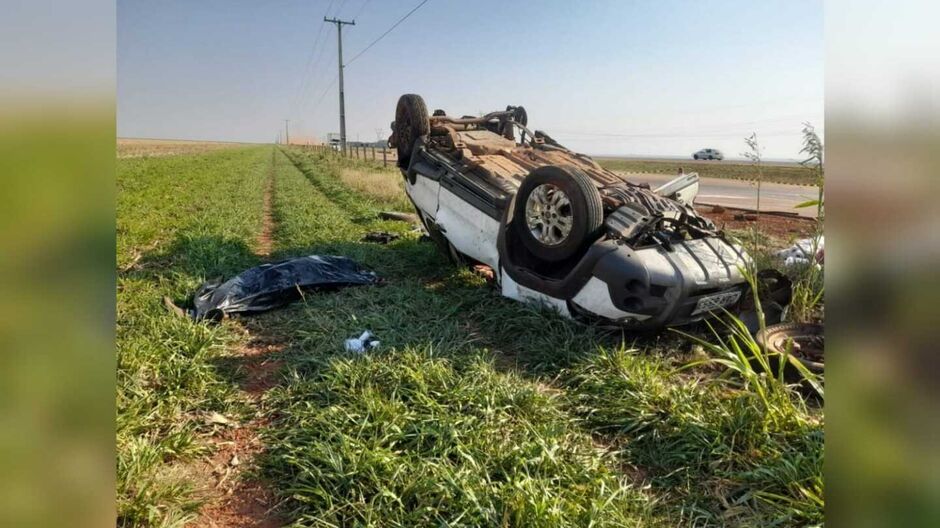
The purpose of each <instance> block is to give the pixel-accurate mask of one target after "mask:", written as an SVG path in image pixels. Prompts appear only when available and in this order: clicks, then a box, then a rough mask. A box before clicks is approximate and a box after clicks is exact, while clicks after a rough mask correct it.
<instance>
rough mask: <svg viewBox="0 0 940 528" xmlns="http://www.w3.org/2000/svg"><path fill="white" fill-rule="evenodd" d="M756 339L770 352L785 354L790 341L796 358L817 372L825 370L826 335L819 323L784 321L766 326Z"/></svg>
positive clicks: (792, 352) (811, 370) (810, 369)
mask: <svg viewBox="0 0 940 528" xmlns="http://www.w3.org/2000/svg"><path fill="white" fill-rule="evenodd" d="M754 339H755V341H757V343H758V344H759V345H760V346H761V347H763V348H764V349H765V350H767V351H768V352H775V353H778V354H784V353H785V352H786V350H787V345H788V343H790V342H792V343H793V345H792V349H791V350H790V352H791V354H792V355H793V357H794V358H796V359H797V360H798V361H799V362H800V363H802V364H803V365H805V366H806V368H807V369H808V370H809V371H810V372H813V373H815V374H820V373H822V372H823V365H824V363H823V362H824V356H823V354H824V349H825V341H824V339H825V337H824V333H823V326H822V325H818V324H803V323H783V324H775V325H770V326H768V327H766V328H765V329H764V330H762V331H758V332H757V335H756V336H754Z"/></svg>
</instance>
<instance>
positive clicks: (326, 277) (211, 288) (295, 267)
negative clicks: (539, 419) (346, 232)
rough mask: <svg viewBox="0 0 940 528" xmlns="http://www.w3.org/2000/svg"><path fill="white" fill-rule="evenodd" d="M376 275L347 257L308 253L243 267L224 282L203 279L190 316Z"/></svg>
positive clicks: (244, 309) (216, 315)
mask: <svg viewBox="0 0 940 528" xmlns="http://www.w3.org/2000/svg"><path fill="white" fill-rule="evenodd" d="M378 281H379V277H378V276H377V275H376V274H375V273H373V272H371V271H367V270H364V269H362V267H360V266H359V264H357V263H356V262H355V261H353V260H351V259H349V258H347V257H339V256H318V255H309V256H306V257H297V258H292V259H288V260H282V261H280V262H273V263H271V264H262V265H261V266H257V267H254V268H251V269H249V270H245V271H243V272H242V273H240V274H238V275H236V276H235V277H233V278H231V279H229V280H227V281H225V282H218V281H215V282H206V283H205V284H203V285H202V286H200V287H199V289H198V290H197V291H196V293H195V295H194V296H193V305H194V306H195V309H193V310H191V311H190V312H189V314H190V315H191V316H192V317H193V318H194V319H197V320H199V319H220V318H221V317H222V316H223V315H224V314H232V313H249V312H263V311H265V310H270V309H272V308H277V307H279V306H283V305H285V304H287V303H289V302H291V301H294V300H296V299H299V298H300V296H301V292H302V291H309V290H320V289H332V288H339V287H343V286H357V285H364V284H375V283H377V282H378Z"/></svg>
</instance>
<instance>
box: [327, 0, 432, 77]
mask: <svg viewBox="0 0 940 528" xmlns="http://www.w3.org/2000/svg"><path fill="white" fill-rule="evenodd" d="M426 3H428V0H422V1H421V3H420V4H418V5H416V6H415V7H414V9H412V10H411V11H408V13H406V14H405V16H403V17H401V18H399V19H398V22H395V23H394V24H392V27H390V28H388V29H387V30H385V33H382V34H381V35H379V38H377V39H375V40H373V41H372V43H371V44H369V45H368V46H366V47H365V49H364V50H362V51H360V52H359V53H357V54H356V56H355V57H353V58H351V59H349V62H347V63H346V64H345V65H344V66H349V65H350V64H352V63H353V62H354V61H355V60H356V59H358V58H359V57H360V56H362V54H363V53H365V52H367V51H369V48H371V47H372V46H375V45H376V44H377V43H378V42H379V41H380V40H382V39H383V38H385V35H388V34H389V33H391V32H392V30H393V29H395V28H396V27H398V24H401V23H402V22H404V21H405V19H407V18H408V17H410V16H411V15H413V14H414V12H415V11H417V10H418V9H420V8H421V6H423V5H424V4H426Z"/></svg>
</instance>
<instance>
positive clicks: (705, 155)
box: [692, 148, 725, 161]
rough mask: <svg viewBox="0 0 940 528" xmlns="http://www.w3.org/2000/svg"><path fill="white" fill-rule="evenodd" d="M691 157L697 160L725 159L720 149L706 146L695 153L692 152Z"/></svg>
mask: <svg viewBox="0 0 940 528" xmlns="http://www.w3.org/2000/svg"><path fill="white" fill-rule="evenodd" d="M692 159H697V160H718V161H721V160H723V159H725V155H724V154H722V153H721V151H719V150H717V149H710V148H707V149H702V150H700V151H698V152H696V153H695V154H692Z"/></svg>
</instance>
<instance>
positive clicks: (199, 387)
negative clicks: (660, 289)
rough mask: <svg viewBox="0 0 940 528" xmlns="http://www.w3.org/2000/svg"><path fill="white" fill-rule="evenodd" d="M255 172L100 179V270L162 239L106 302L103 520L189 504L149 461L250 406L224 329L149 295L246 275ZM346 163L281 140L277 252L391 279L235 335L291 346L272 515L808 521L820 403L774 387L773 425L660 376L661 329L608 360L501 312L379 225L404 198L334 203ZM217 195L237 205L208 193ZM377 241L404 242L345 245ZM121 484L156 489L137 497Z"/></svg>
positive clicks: (601, 522) (155, 164)
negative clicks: (115, 314)
mask: <svg viewBox="0 0 940 528" xmlns="http://www.w3.org/2000/svg"><path fill="white" fill-rule="evenodd" d="M212 156H217V157H216V158H213V157H212ZM271 159H272V158H271V150H270V148H259V149H254V150H253V149H249V150H246V151H243V152H241V153H237V154H236V153H217V154H213V155H206V156H194V157H189V158H184V157H181V158H178V159H169V160H167V159H155V160H143V161H140V160H132V161H130V162H129V163H128V164H127V165H122V164H123V162H121V163H119V173H120V176H119V179H120V180H121V181H120V186H121V194H122V197H121V200H120V201H121V206H120V209H119V215H122V216H123V217H122V218H119V223H120V225H121V236H122V237H125V238H126V240H124V241H123V242H121V243H119V256H118V262H119V265H120V264H121V263H122V262H125V261H126V260H127V259H129V258H130V257H129V256H128V255H130V254H132V253H133V250H134V248H138V247H141V246H142V245H146V244H150V243H152V240H153V239H159V240H162V241H164V242H162V243H161V244H159V245H158V246H157V248H156V249H154V250H153V253H154V254H155V255H157V257H158V258H157V260H154V262H159V264H160V265H159V267H154V268H150V267H146V266H145V267H144V268H143V269H142V270H140V271H134V272H130V273H128V274H125V276H122V278H121V287H122V289H121V291H120V292H119V294H118V295H119V306H122V307H123V308H122V309H121V311H120V312H119V321H120V324H121V326H122V328H121V329H119V343H120V344H119V354H120V355H121V356H122V361H121V367H120V368H121V369H122V371H121V372H120V373H119V381H120V383H119V390H118V397H119V415H123V414H126V416H119V433H118V438H119V451H120V453H121V454H120V455H119V507H120V508H121V510H120V511H121V513H122V515H124V516H125V517H124V519H126V520H127V522H126V524H128V525H136V524H146V523H147V522H151V523H152V524H158V523H159V522H163V521H162V520H164V519H167V518H172V519H179V518H182V517H184V516H185V515H186V514H187V513H188V512H192V511H193V510H194V508H195V507H196V505H197V502H196V501H195V499H194V497H197V496H196V495H193V494H192V493H191V492H189V491H187V490H186V489H185V486H182V487H179V486H178V483H179V481H178V480H173V479H170V478H167V477H165V476H164V475H163V471H162V470H161V468H160V466H161V464H162V465H166V463H167V462H169V463H170V466H172V464H173V462H174V461H176V460H188V459H193V458H195V457H199V456H202V455H203V454H204V452H205V445H204V443H203V442H202V441H201V435H202V434H203V433H204V432H205V431H204V430H203V429H204V426H202V425H201V422H200V421H199V420H198V419H196V418H194V416H198V413H199V412H200V411H202V410H204V409H212V410H218V411H219V412H227V413H239V412H246V411H245V410H244V409H242V407H241V405H240V401H241V400H240V396H239V393H238V390H237V383H236V382H235V379H234V378H233V376H232V375H231V373H229V372H226V370H225V369H224V368H221V367H220V366H219V365H220V364H219V363H218V358H219V357H220V356H221V357H224V355H225V354H226V353H227V352H226V350H227V349H226V346H227V345H228V344H231V343H234V342H237V340H238V339H239V337H238V336H239V335H240V333H239V331H238V325H235V324H225V325H222V326H219V327H211V326H207V325H203V324H193V323H189V322H185V321H177V320H173V319H171V318H169V317H168V316H165V315H164V314H163V313H162V312H161V311H160V309H159V304H158V301H159V296H160V295H163V294H167V295H171V296H174V297H176V298H178V299H182V298H184V297H185V295H186V293H187V292H189V291H191V290H192V289H193V288H194V287H195V286H196V285H197V284H198V282H199V281H200V280H201V279H202V278H203V277H209V276H213V275H216V274H220V275H228V274H231V273H234V272H236V271H239V270H240V269H241V267H242V266H244V267H247V266H249V265H251V264H253V263H255V262H256V261H257V259H256V257H254V256H253V255H252V254H251V251H250V249H249V248H250V247H251V243H252V240H253V237H254V235H255V234H256V233H257V230H258V229H259V226H260V194H259V192H260V189H261V188H262V187H261V185H260V184H261V182H263V181H264V176H265V174H266V170H268V168H269V167H270V163H271ZM187 163H189V164H190V165H191V167H190V168H188V169H187V168H186V166H185V165H186V164H187ZM344 163H348V162H344V161H342V160H338V159H335V158H332V157H330V156H328V155H324V154H320V153H315V152H309V151H304V150H303V149H300V148H294V149H292V150H291V151H289V153H288V154H287V155H285V154H278V155H277V157H276V164H275V169H274V174H275V175H276V185H277V192H276V196H275V202H274V216H275V218H276V221H277V229H276V231H275V234H274V235H275V241H274V242H275V243H274V255H273V256H272V257H273V258H280V257H286V256H292V255H302V254H340V255H347V256H350V257H352V258H354V259H356V260H357V261H359V262H360V263H361V264H363V265H364V266H367V267H369V268H371V269H373V270H375V271H376V272H378V273H379V274H380V275H381V276H382V277H383V278H384V279H385V280H386V283H385V284H384V285H382V286H376V287H364V288H347V289H343V290H340V291H336V292H332V293H320V294H309V295H307V296H306V297H305V299H304V300H303V301H302V302H299V303H295V304H293V305H291V306H289V307H286V308H284V309H282V310H278V311H275V312H271V313H268V314H264V315H262V316H258V317H255V318H252V319H250V320H249V322H248V327H249V328H251V329H252V331H253V332H257V333H264V334H267V335H273V336H277V337H278V339H279V340H281V341H283V342H284V343H286V344H287V349H286V350H285V351H283V352H282V353H281V358H282V359H283V360H284V369H283V372H281V373H280V374H279V377H278V380H279V384H278V386H277V387H275V388H274V389H272V390H271V391H270V392H269V393H268V394H267V395H266V396H265V398H264V400H263V404H262V405H261V407H260V409H259V412H262V413H264V414H265V415H266V416H267V417H268V419H269V420H270V426H269V427H268V428H267V429H265V430H264V432H263V434H262V438H263V440H264V444H265V446H266V451H265V453H264V454H263V455H262V457H261V467H260V468H259V473H258V474H259V475H260V476H261V477H262V478H264V479H266V481H267V483H268V486H269V487H270V488H271V490H272V491H273V492H274V494H275V495H276V496H277V497H278V500H279V502H280V504H281V511H282V514H283V516H284V519H285V521H287V522H294V523H296V524H298V525H303V526H353V525H359V526H414V525H431V524H433V525H493V524H496V525H505V526H516V525H527V526H570V525H576V526H588V525H597V526H605V525H609V526H676V525H693V524H694V525H698V526H705V525H729V524H730V525H774V524H776V525H781V526H787V525H801V524H807V523H814V522H821V520H822V504H821V499H820V500H817V499H816V495H819V494H821V491H820V489H821V462H822V416H821V411H819V410H814V409H811V408H807V407H806V406H804V405H801V404H800V403H799V400H793V401H791V400H790V399H789V398H793V397H794V396H793V395H792V394H789V393H786V398H788V399H787V400H786V402H784V401H781V402H777V403H774V404H773V407H774V409H773V411H774V412H768V407H767V405H766V404H765V403H764V402H763V401H762V400H760V399H759V398H756V397H755V396H754V394H753V392H751V391H748V390H742V389H740V388H738V387H734V386H730V385H728V384H727V383H724V382H721V381H718V380H717V378H716V374H717V373H716V372H715V370H714V369H709V368H707V367H697V368H694V369H691V370H684V371H681V372H680V371H678V369H679V368H680V367H682V366H683V365H684V364H685V363H687V362H688V361H690V360H691V359H692V357H693V356H692V352H691V348H692V345H691V343H690V342H689V341H687V340H685V339H683V338H681V337H679V336H676V335H673V334H669V333H665V334H662V335H660V336H656V337H644V338H637V339H636V340H634V338H633V337H631V336H627V342H626V344H624V336H620V335H617V334H615V333H609V332H605V331H602V330H600V329H597V328H593V327H588V326H584V325H580V324H577V323H574V322H572V321H570V320H567V319H564V318H562V317H560V316H558V315H557V314H554V313H550V312H544V311H540V310H537V309H534V308H532V307H529V306H526V305H522V304H519V303H516V302H513V301H510V300H508V299H504V298H502V297H500V296H499V295H498V294H497V293H496V292H495V291H494V290H493V289H492V288H491V287H490V286H489V285H487V284H486V283H485V281H484V280H483V279H482V278H480V277H479V276H477V275H475V274H473V273H472V272H471V271H469V270H460V269H456V268H454V267H453V266H451V265H450V264H448V262H447V260H446V259H445V258H444V257H443V256H442V255H440V254H439V253H438V252H437V251H436V248H435V247H434V245H433V244H430V243H428V242H423V241H421V240H420V239H419V233H417V232H415V231H413V230H412V229H411V227H410V226H408V225H406V224H403V223H401V222H391V221H382V220H379V219H378V218H377V217H376V213H377V212H378V211H381V210H387V209H398V208H400V207H401V203H402V202H401V199H400V198H397V199H391V200H381V199H378V198H376V197H374V196H369V195H368V194H364V193H358V192H355V191H353V190H351V189H349V188H347V187H346V186H344V185H343V184H342V183H341V182H340V179H339V172H338V171H339V170H340V169H341V168H342V167H343V166H344V165H343V164H344ZM391 176H392V177H398V176H396V175H394V174H392V175H391ZM233 192H238V193H241V194H239V195H238V196H240V197H241V199H240V200H237V202H238V203H239V204H241V205H239V206H235V205H233V201H232V200H230V199H227V198H226V197H227V196H228V195H229V194H230V193H233ZM123 195H127V196H123ZM187 196H189V197H187ZM162 199H166V200H172V201H174V205H173V206H170V205H167V203H165V202H164V201H161V200H162ZM194 204H202V205H204V207H203V208H196V207H195V205H194ZM233 209H235V210H233ZM225 211H230V212H225ZM213 215H215V216H213ZM376 230H386V231H394V232H396V233H399V234H400V235H402V236H401V238H400V239H399V240H397V241H394V242H392V243H391V244H388V245H377V244H370V243H363V242H360V239H361V237H362V236H363V235H364V234H365V233H367V232H369V231H376ZM180 239H182V240H183V241H184V242H179V240H180ZM199 241H202V242H199ZM209 241H211V243H209ZM145 260H146V259H145ZM364 329H369V330H371V331H372V332H373V333H375V334H376V335H377V336H378V338H379V339H380V340H381V343H382V344H381V346H380V348H379V349H377V350H375V351H373V352H370V353H368V354H366V355H363V356H358V355H351V354H347V353H345V352H344V351H343V345H342V343H343V340H344V339H346V338H347V337H351V336H354V335H358V334H359V333H360V332H361V331H362V330H364ZM698 332H699V334H698V335H705V334H702V333H701V331H698ZM124 358H126V359H124ZM182 360H186V361H182ZM778 406H779V407H780V408H781V409H786V412H783V411H780V412H777V410H776V407H778ZM784 418H785V419H784ZM138 444H140V445H139V446H138ZM120 461H123V462H120ZM122 464H123V465H122ZM124 467H126V469H122V468H124ZM138 482H145V483H154V484H153V486H152V488H151V489H152V490H153V491H146V492H141V491H140V490H141V489H142V488H141V487H140V486H139V485H138V484H137V483H138ZM184 484H185V482H184ZM170 512H175V513H173V516H171V515H170Z"/></svg>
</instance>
